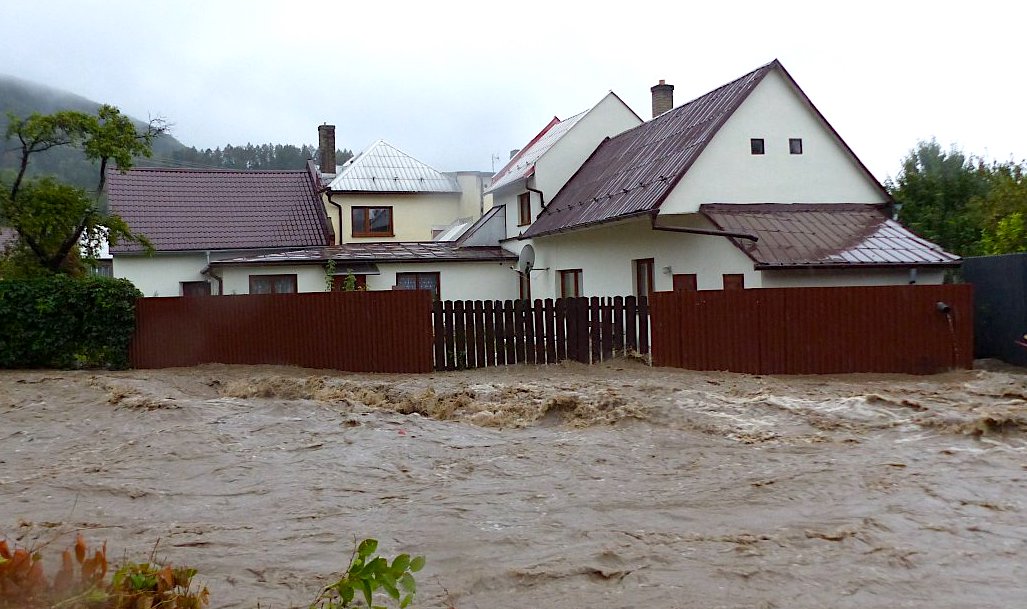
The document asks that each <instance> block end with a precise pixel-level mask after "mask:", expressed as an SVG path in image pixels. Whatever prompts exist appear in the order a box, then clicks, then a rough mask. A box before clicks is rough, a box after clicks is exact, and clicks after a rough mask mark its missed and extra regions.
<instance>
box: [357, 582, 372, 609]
mask: <svg viewBox="0 0 1027 609" xmlns="http://www.w3.org/2000/svg"><path fill="white" fill-rule="evenodd" d="M360 584H361V590H362V591H363V593H364V600H365V601H367V606H368V607H370V606H371V596H372V595H373V592H374V590H372V588H371V582H369V581H367V580H366V579H365V580H361V581H360Z"/></svg>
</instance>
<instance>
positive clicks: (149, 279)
mask: <svg viewBox="0 0 1027 609" xmlns="http://www.w3.org/2000/svg"><path fill="white" fill-rule="evenodd" d="M206 266H207V256H206V255H205V254H195V253H193V254H155V255H153V256H115V257H114V276H115V277H120V278H123V279H128V280H129V281H131V282H132V283H133V284H134V285H135V286H136V287H137V288H138V289H139V291H140V292H142V293H143V296H181V295H182V285H181V282H183V281H203V280H205V279H207V278H206V277H204V276H203V275H201V274H200V271H202V270H203V269H204V268H206ZM216 291H217V288H216V287H213V288H212V289H211V292H212V293H213V292H216Z"/></svg>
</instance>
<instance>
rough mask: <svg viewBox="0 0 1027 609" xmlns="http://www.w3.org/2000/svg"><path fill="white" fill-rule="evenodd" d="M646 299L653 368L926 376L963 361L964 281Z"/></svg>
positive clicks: (966, 355) (969, 328)
mask: <svg viewBox="0 0 1027 609" xmlns="http://www.w3.org/2000/svg"><path fill="white" fill-rule="evenodd" d="M650 302H651V306H652V320H653V363H654V365H657V366H675V367H679V368H691V369H695V370H730V371H734V372H749V373H756V374H831V373H846V372H905V373H914V374H926V373H932V372H937V371H940V370H946V369H950V368H970V367H972V365H973V289H972V287H971V286H969V285H937V286H929V285H911V286H875V287H843V288H775V289H752V290H739V291H731V290H724V291H702V292H658V293H656V294H654V295H653V296H652V298H651V300H650ZM939 303H944V305H947V307H948V308H947V310H942V309H940V308H939ZM942 308H944V307H942Z"/></svg>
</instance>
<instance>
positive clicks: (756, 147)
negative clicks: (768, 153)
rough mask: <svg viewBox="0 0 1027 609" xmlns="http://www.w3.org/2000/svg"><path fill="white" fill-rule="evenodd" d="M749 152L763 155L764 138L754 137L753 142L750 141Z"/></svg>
mask: <svg viewBox="0 0 1027 609" xmlns="http://www.w3.org/2000/svg"><path fill="white" fill-rule="evenodd" d="M749 150H750V151H751V152H752V153H753V154H763V152H764V150H763V138H762V137H754V138H752V139H751V140H749Z"/></svg>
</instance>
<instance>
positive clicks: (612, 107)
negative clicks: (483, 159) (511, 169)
mask: <svg viewBox="0 0 1027 609" xmlns="http://www.w3.org/2000/svg"><path fill="white" fill-rule="evenodd" d="M641 122H642V121H641V120H640V119H639V118H638V116H636V115H635V113H634V112H632V111H631V109H630V108H628V107H627V106H626V105H624V102H622V101H621V100H620V98H619V97H617V96H616V95H614V94H613V93H608V94H607V95H606V97H604V98H603V99H601V100H599V103H597V104H596V105H595V106H593V107H592V109H591V110H589V111H588V112H586V113H585V116H583V117H581V118H580V119H579V120H578V122H577V123H575V124H574V126H573V127H571V128H570V129H569V130H568V131H567V133H565V134H564V135H563V137H561V138H560V139H559V140H557V141H556V143H555V144H553V145H552V147H551V148H550V149H549V150H547V151H546V152H545V154H543V155H542V156H541V157H539V158H538V160H537V161H536V162H535V175H534V176H532V177H531V178H529V179H528V180H517V181H515V182H513V183H511V184H509V185H507V186H505V187H503V188H502V189H501V190H500V191H498V192H496V193H494V204H495V205H506V226H507V235H508V236H510V237H515V236H517V235H519V234H521V233H523V232H524V231H525V229H527V228H528V226H527V225H526V226H518V225H517V223H518V221H519V219H520V217H519V213H520V212H519V208H518V206H517V196H518V195H520V194H521V193H524V192H530V191H528V190H527V188H526V187H527V186H531V187H532V188H535V189H537V190H541V191H542V196H543V197H545V201H546V203H547V204H548V203H549V202H550V201H552V200H553V198H554V197H555V196H556V193H558V192H560V189H561V188H563V186H564V184H566V183H567V180H569V179H570V178H571V176H572V175H574V172H576V171H577V170H578V168H579V167H581V165H582V164H583V163H584V162H585V159H587V158H588V157H589V156H590V155H591V154H592V153H593V152H594V151H595V149H596V148H597V147H598V146H599V144H600V143H601V142H602V141H603V140H604V139H605V138H607V137H612V136H614V135H617V134H618V133H621V132H623V131H626V130H628V129H630V128H632V127H634V126H636V125H639V124H640V123H641ZM525 182H528V183H527V184H526V183H525ZM530 195H531V220H532V221H534V220H535V218H537V217H538V215H539V213H541V212H542V201H541V198H540V197H539V194H538V193H537V192H531V193H530ZM516 249H518V250H519V249H520V248H519V247H517V248H516Z"/></svg>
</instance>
